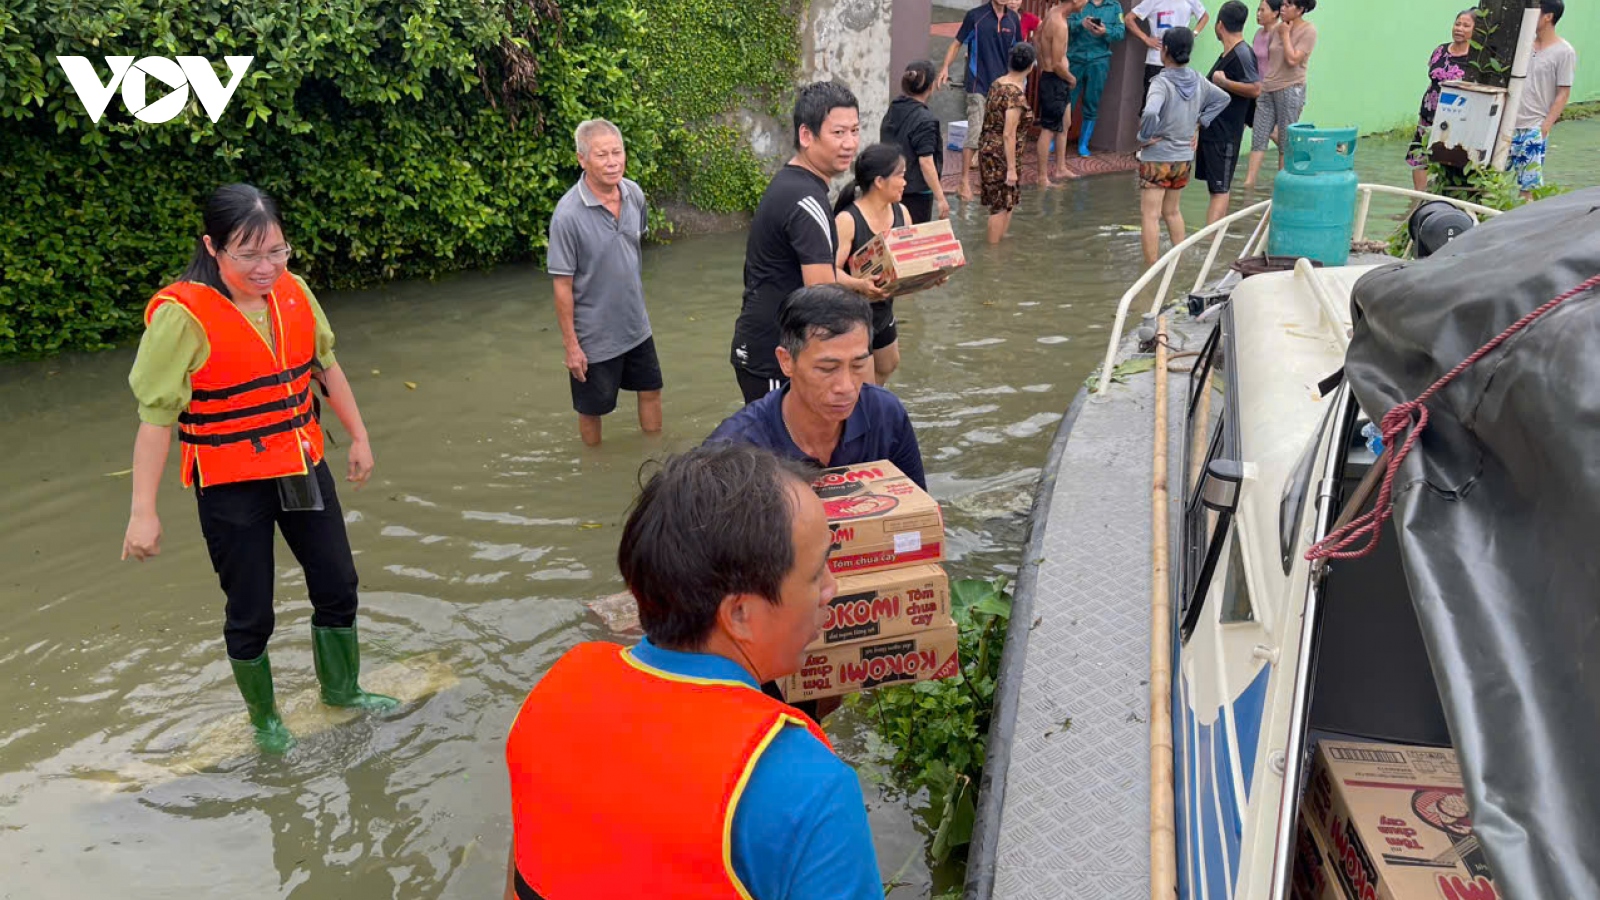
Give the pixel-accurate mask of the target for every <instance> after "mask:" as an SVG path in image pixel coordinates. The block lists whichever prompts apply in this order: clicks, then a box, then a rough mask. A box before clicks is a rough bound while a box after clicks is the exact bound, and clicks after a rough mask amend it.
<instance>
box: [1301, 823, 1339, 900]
mask: <svg viewBox="0 0 1600 900" xmlns="http://www.w3.org/2000/svg"><path fill="white" fill-rule="evenodd" d="M1289 900H1346V898H1345V896H1344V894H1343V893H1341V892H1340V891H1339V886H1338V883H1337V882H1336V881H1335V880H1334V871H1333V862H1332V858H1331V857H1330V856H1329V855H1328V848H1326V847H1324V846H1322V841H1321V840H1320V839H1319V838H1318V837H1317V835H1316V831H1315V830H1314V829H1312V827H1311V824H1310V823H1309V822H1308V821H1306V817H1305V816H1304V815H1301V817H1300V821H1299V822H1298V823H1296V825H1295V843H1294V871H1293V872H1291V873H1290V876H1289Z"/></svg>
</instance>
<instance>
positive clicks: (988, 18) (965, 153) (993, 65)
mask: <svg viewBox="0 0 1600 900" xmlns="http://www.w3.org/2000/svg"><path fill="white" fill-rule="evenodd" d="M1020 40H1022V18H1021V17H1020V16H1018V15H1017V11H1016V10H1015V9H1013V8H1012V4H1011V3H1008V2H1006V0H990V2H988V3H985V4H983V5H982V6H978V7H975V8H973V9H970V10H968V11H967V15H966V18H964V19H962V20H961V28H960V29H958V30H957V31H956V39H955V43H953V44H951V45H950V49H949V50H948V51H946V52H945V55H944V65H942V66H940V67H939V76H938V77H937V78H935V79H934V82H933V89H934V90H936V91H937V90H938V89H940V88H942V87H944V86H945V83H946V82H948V81H949V80H950V64H951V63H953V62H955V61H956V51H957V50H960V49H961V48H963V47H964V48H966V51H967V77H966V89H967V142H966V143H965V144H964V145H963V146H962V150H961V187H960V189H959V191H958V193H959V194H960V195H961V199H962V200H971V199H972V182H971V181H970V180H969V178H968V173H970V172H971V171H972V158H973V156H975V155H976V154H977V152H978V138H979V136H981V135H982V133H983V113H984V106H985V101H986V100H987V99H988V97H989V85H990V83H991V82H993V81H994V80H995V79H996V78H999V77H1000V76H1001V75H1004V74H1006V73H1007V72H1009V71H1011V48H1012V47H1015V46H1016V45H1017V42H1018V41H1020Z"/></svg>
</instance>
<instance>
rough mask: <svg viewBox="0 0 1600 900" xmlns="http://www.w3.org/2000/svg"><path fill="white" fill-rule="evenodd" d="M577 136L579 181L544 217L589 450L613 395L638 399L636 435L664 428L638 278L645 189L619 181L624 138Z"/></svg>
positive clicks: (607, 131)
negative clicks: (624, 394) (626, 393)
mask: <svg viewBox="0 0 1600 900" xmlns="http://www.w3.org/2000/svg"><path fill="white" fill-rule="evenodd" d="M575 139H576V143H577V145H578V165H579V166H580V167H582V169H583V176H582V177H581V178H579V179H578V183H577V184H575V185H573V186H572V189H571V190H569V191H567V193H566V195H565V196H563V197H562V198H561V202H559V203H557V204H556V211H555V213H554V214H553V215H552V216H551V217H550V255H549V264H548V269H549V272H550V274H551V275H552V276H554V278H555V295H556V321H557V322H558V323H559V324H560V326H561V342H562V344H563V345H565V347H566V365H567V372H568V374H569V379H570V381H571V385H572V408H573V409H574V410H576V411H577V413H578V433H579V435H580V436H582V438H583V442H584V443H585V444H588V445H589V446H591V447H593V446H596V445H598V444H599V443H600V417H601V416H604V415H606V414H607V413H609V412H611V411H612V410H614V409H616V408H617V393H618V392H619V391H634V392H635V393H637V394H638V395H639V427H640V428H641V429H643V430H644V431H646V432H650V433H655V432H659V431H660V430H661V363H660V361H659V360H658V359H657V358H656V345H655V340H654V339H653V338H652V337H651V336H650V317H649V316H648V315H646V314H645V310H644V282H643V280H642V279H641V278H640V274H639V271H640V267H639V241H640V239H641V238H642V237H644V233H645V228H646V221H647V219H648V211H647V209H646V207H645V200H644V191H642V190H640V188H639V185H637V184H635V183H634V182H632V181H629V180H628V179H627V178H625V177H623V171H624V170H625V169H626V167H627V151H626V150H625V149H624V148H623V144H622V132H621V131H619V130H617V126H615V125H613V124H611V123H610V122H607V121H606V120H605V119H590V120H589V121H587V122H584V123H583V124H582V125H579V126H578V130H577V132H576V134H575Z"/></svg>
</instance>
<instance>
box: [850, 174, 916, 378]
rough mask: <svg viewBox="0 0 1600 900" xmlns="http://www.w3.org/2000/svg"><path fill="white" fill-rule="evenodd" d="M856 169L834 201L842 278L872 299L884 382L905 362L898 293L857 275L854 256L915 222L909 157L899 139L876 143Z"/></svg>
mask: <svg viewBox="0 0 1600 900" xmlns="http://www.w3.org/2000/svg"><path fill="white" fill-rule="evenodd" d="M855 174H856V180H855V181H852V182H850V183H849V184H847V185H845V188H844V190H842V191H840V192H839V199H838V201H837V202H835V203H834V205H833V212H834V225H835V227H836V228H837V229H838V231H839V258H838V260H837V261H836V264H837V266H838V269H839V283H840V284H842V285H844V286H845V287H847V288H849V289H851V290H852V291H855V292H856V293H858V294H860V295H861V296H863V297H865V298H867V299H868V300H870V301H872V368H873V370H874V373H875V375H876V380H877V382H878V384H879V385H880V386H881V385H883V384H884V383H886V382H887V381H888V380H889V376H890V375H891V374H893V373H894V370H895V369H897V368H899V366H900V335H899V332H898V330H897V329H896V328H895V321H894V298H893V297H890V296H889V295H888V293H887V292H885V291H884V289H883V288H882V287H880V286H879V285H878V284H877V282H874V281H869V280H868V279H866V278H862V277H860V276H858V275H856V273H855V269H854V267H853V266H852V265H851V262H850V261H851V258H852V257H854V256H855V255H856V253H858V252H860V250H861V249H862V248H863V247H865V246H867V244H868V243H870V242H871V241H872V239H873V237H874V236H876V235H878V234H880V233H882V232H885V231H888V230H889V229H891V228H900V227H902V226H904V225H908V224H910V223H911V214H910V213H909V212H907V211H906V208H905V205H904V204H902V203H901V202H900V200H901V197H902V196H904V194H905V190H906V159H905V157H904V156H902V155H901V153H900V148H899V147H897V146H895V145H894V144H873V145H872V146H870V147H868V148H867V149H865V150H863V151H861V155H860V156H858V157H856V167H855ZM858 193H859V195H860V196H857V194H858Z"/></svg>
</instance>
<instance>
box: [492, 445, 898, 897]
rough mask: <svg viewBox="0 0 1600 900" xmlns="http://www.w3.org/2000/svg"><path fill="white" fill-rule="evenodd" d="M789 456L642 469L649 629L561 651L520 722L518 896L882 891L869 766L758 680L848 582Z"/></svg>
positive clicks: (509, 891) (628, 557) (628, 566)
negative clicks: (837, 574) (650, 474)
mask: <svg viewBox="0 0 1600 900" xmlns="http://www.w3.org/2000/svg"><path fill="white" fill-rule="evenodd" d="M830 544H831V535H830V533H829V530H828V521H827V517H826V515H825V514H824V513H823V505H822V501H821V500H820V499H818V497H817V495H816V494H815V493H813V492H812V490H811V484H810V481H809V479H808V474H807V473H805V472H804V471H802V469H801V468H800V467H799V466H798V465H797V464H795V463H792V462H787V461H784V460H780V459H778V458H776V457H775V456H773V455H772V454H771V453H768V452H766V451H763V450H760V449H757V448H754V447H749V446H742V445H733V446H710V447H701V448H699V449H697V450H691V451H690V452H688V453H685V454H683V455H681V456H678V457H675V458H673V459H670V460H668V461H667V463H666V464H665V466H663V467H662V469H661V471H660V472H659V473H657V474H656V475H655V477H654V478H652V479H651V480H650V483H649V484H647V485H646V486H645V489H644V492H643V493H642V494H641V495H640V497H639V500H638V502H637V503H636V505H635V506H634V509H633V512H632V513H631V514H630V515H629V516H628V521H627V523H626V524H625V525H624V526H623V531H622V541H621V546H620V547H619V549H618V551H617V563H618V567H619V568H620V569H621V570H622V577H623V580H624V581H626V582H627V585H628V589H629V590H630V591H631V592H632V593H633V596H634V597H635V598H636V599H637V600H638V603H639V620H640V623H641V625H642V626H643V628H644V632H645V635H646V637H645V639H644V640H643V641H642V642H640V643H639V644H638V645H637V646H635V647H632V648H628V649H624V648H622V647H620V646H617V645H615V644H607V643H588V644H580V645H578V646H577V647H575V648H573V649H572V650H571V651H569V652H568V653H567V654H566V655H564V656H563V657H562V658H561V659H560V660H558V661H557V662H556V664H555V665H554V666H552V667H551V669H550V671H549V672H548V673H546V674H545V676H544V678H543V679H542V680H541V681H540V682H539V684H538V685H537V686H536V687H535V688H534V689H533V692H532V693H531V694H529V696H528V699H527V701H526V702H525V703H524V704H523V706H522V710H521V712H520V713H519V714H518V716H517V720H516V722H515V723H514V724H513V725H512V726H511V733H510V736H509V737H508V738H507V741H506V764H507V768H508V769H509V771H510V775H511V813H512V826H513V829H514V834H513V841H512V849H511V858H510V862H509V864H508V869H507V873H506V889H505V898H506V900H532V898H539V900H569V898H598V897H640V896H651V897H735V896H739V897H752V898H755V900H779V898H787V897H799V896H806V897H829V898H841V900H866V898H873V900H881V898H882V897H883V885H882V883H881V882H880V881H879V880H878V864H877V858H876V855H875V853H874V850H873V845H872V835H871V832H870V830H869V828H868V824H867V816H866V806H865V802H864V801H863V799H862V795H861V787H860V783H859V782H858V781H857V778H856V774H855V773H854V772H852V771H851V770H850V767H849V766H848V765H846V764H845V763H844V762H842V761H841V760H840V759H839V758H838V757H837V756H835V755H834V753H833V750H832V748H831V747H830V746H829V744H828V739H827V737H826V736H825V735H824V734H823V733H822V729H821V728H819V727H818V726H817V724H816V723H815V722H814V721H812V720H811V719H809V718H807V717H806V716H805V715H804V714H802V713H801V712H800V711H799V710H796V709H795V708H793V707H791V706H789V705H787V704H785V703H783V702H782V701H780V700H775V699H772V698H771V697H768V696H766V695H764V694H763V693H762V692H761V691H760V690H759V689H758V687H757V685H758V684H759V683H761V682H762V681H767V680H771V679H778V678H783V677H785V676H788V675H791V674H793V673H794V672H796V671H797V670H799V668H800V665H801V662H802V660H803V658H804V656H805V647H806V645H808V644H809V643H811V641H812V640H813V639H815V638H816V637H817V636H818V634H819V632H820V630H821V627H822V625H823V623H824V619H825V612H826V609H827V606H828V603H829V601H830V600H831V599H832V598H833V595H834V592H835V590H836V584H835V581H834V577H833V575H832V574H831V573H830V572H829V569H828V550H829V546H830Z"/></svg>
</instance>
